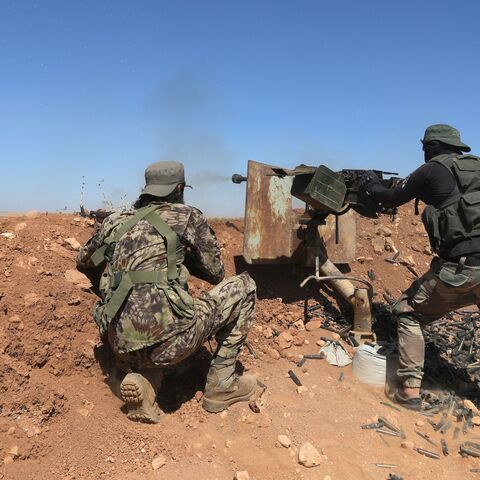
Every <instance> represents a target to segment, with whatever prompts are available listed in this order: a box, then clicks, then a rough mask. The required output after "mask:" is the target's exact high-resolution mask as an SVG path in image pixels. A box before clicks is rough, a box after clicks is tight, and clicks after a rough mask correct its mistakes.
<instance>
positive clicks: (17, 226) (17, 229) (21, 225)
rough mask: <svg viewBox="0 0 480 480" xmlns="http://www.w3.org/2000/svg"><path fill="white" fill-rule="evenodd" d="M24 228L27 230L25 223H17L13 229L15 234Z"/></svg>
mask: <svg viewBox="0 0 480 480" xmlns="http://www.w3.org/2000/svg"><path fill="white" fill-rule="evenodd" d="M25 228H27V224H26V223H25V222H20V223H17V224H16V225H15V226H14V227H13V229H14V230H15V231H16V232H21V231H22V230H24V229H25Z"/></svg>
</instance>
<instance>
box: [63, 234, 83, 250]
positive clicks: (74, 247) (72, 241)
mask: <svg viewBox="0 0 480 480" xmlns="http://www.w3.org/2000/svg"><path fill="white" fill-rule="evenodd" d="M65 243H66V244H68V245H70V247H71V248H72V250H76V251H78V250H80V248H81V247H82V246H81V245H80V242H79V241H78V240H77V239H76V238H74V237H71V238H66V239H65Z"/></svg>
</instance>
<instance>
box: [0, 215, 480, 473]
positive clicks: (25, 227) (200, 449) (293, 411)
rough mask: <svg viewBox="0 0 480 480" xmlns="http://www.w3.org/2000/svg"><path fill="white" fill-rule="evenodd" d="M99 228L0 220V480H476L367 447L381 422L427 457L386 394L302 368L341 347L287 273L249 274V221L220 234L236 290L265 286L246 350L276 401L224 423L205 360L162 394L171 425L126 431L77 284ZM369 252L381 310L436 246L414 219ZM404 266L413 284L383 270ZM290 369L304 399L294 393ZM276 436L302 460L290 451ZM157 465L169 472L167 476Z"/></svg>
mask: <svg viewBox="0 0 480 480" xmlns="http://www.w3.org/2000/svg"><path fill="white" fill-rule="evenodd" d="M92 223H93V222H91V221H90V220H88V219H84V218H80V217H75V216H72V215H61V214H35V215H31V216H28V217H19V216H15V217H1V218H0V394H1V395H0V409H1V410H0V433H1V438H2V441H1V442H0V462H1V461H2V460H3V462H4V464H3V466H0V478H8V479H22V480H23V479H28V478H32V479H33V478H35V479H37V480H38V479H47V478H48V479H50V478H59V479H72V480H73V479H87V478H91V479H98V478H107V477H108V478H118V479H122V480H123V479H127V480H128V479H134V478H161V477H160V474H161V476H162V477H164V478H181V479H203V478H211V479H231V478H233V476H234V474H235V472H236V471H239V470H248V471H249V473H250V478H252V479H273V478H275V479H285V480H286V479H292V478H299V479H300V478H304V479H314V478H315V479H316V478H324V476H325V475H330V477H331V478H332V479H333V480H343V479H347V478H372V479H373V478H375V479H377V478H378V479H383V478H386V477H387V475H388V470H382V469H379V468H378V467H375V466H374V465H373V463H375V462H388V463H395V464H398V465H399V467H398V468H397V469H395V471H396V472H397V473H401V474H402V475H404V476H405V478H415V479H424V478H425V479H426V478H430V477H431V476H432V475H436V476H437V477H438V478H468V475H469V474H468V473H467V472H468V469H469V468H471V467H473V466H475V462H476V461H474V460H464V459H461V458H459V457H458V456H454V458H452V457H450V458H449V460H448V461H442V462H438V461H437V462H436V463H435V460H431V459H427V458H423V457H419V456H418V455H417V454H416V453H415V452H413V451H408V450H405V449H400V447H399V442H397V443H398V444H397V443H395V439H394V440H390V439H389V440H387V441H385V439H384V438H380V436H379V435H376V434H372V432H365V431H362V430H361V429H360V428H359V427H360V425H361V424H362V423H365V422H366V421H368V420H370V421H372V420H373V419H374V418H375V416H376V415H382V414H383V415H388V416H389V417H390V418H392V419H393V420H394V421H395V422H396V423H397V424H399V423H402V424H403V425H404V428H405V430H406V431H408V435H410V437H411V439H412V440H413V439H415V441H416V440H417V439H416V438H415V437H416V436H415V434H414V433H413V428H414V424H415V421H419V419H421V418H422V417H419V416H414V414H410V413H408V412H397V411H395V410H392V409H389V408H388V407H385V406H382V405H380V404H379V401H380V400H384V398H383V395H382V392H381V391H378V390H375V389H373V388H370V387H366V386H364V385H362V384H360V383H358V382H357V381H356V379H355V378H354V377H353V376H352V375H351V370H350V367H347V368H346V369H344V370H342V372H345V375H344V376H342V377H341V380H339V378H340V377H339V373H340V372H339V370H338V369H337V368H335V367H332V366H330V365H328V364H327V363H325V362H322V361H314V360H312V361H310V362H307V364H306V365H305V366H304V367H301V368H299V367H296V366H295V364H294V363H292V362H294V361H296V360H298V359H299V358H300V357H301V355H302V354H304V353H317V352H318V346H317V341H319V339H320V337H321V336H325V335H331V332H328V331H325V330H320V329H319V324H318V323H315V322H313V323H311V325H310V326H308V325H307V327H305V325H304V324H303V319H304V299H305V291H303V290H302V289H300V287H299V286H298V285H299V278H296V277H293V276H292V274H291V273H290V270H289V269H287V268H284V267H280V266H263V267H254V268H253V267H248V266H247V265H245V263H244V262H243V260H242V258H241V252H242V243H243V224H242V221H241V220H222V219H220V220H213V221H212V225H213V227H214V229H215V230H216V232H217V235H218V237H219V240H220V242H221V246H222V253H223V256H224V259H225V262H226V268H227V274H228V275H232V274H234V273H235V272H237V271H241V270H243V269H248V270H249V271H250V273H251V274H252V276H253V277H254V278H255V280H256V281H257V284H258V297H259V301H258V307H257V311H256V316H255V325H254V327H253V329H252V332H251V334H250V335H249V342H250V349H249V350H248V349H245V350H244V351H243V352H242V357H241V363H242V364H243V368H244V369H245V370H251V371H255V372H257V373H259V374H260V376H261V378H262V380H263V381H264V382H265V383H266V384H267V385H268V389H267V392H266V394H265V395H264V401H265V407H264V408H263V409H262V412H261V413H260V414H257V415H254V414H253V413H252V412H251V411H250V410H249V409H248V407H247V406H246V405H236V406H234V407H233V408H231V409H230V410H229V411H228V412H226V413H224V414H220V415H208V414H207V413H206V412H204V411H203V410H202V409H201V406H200V403H199V400H200V399H201V390H202V388H203V384H204V381H205V373H206V369H207V368H208V362H209V358H210V354H209V352H208V348H207V349H205V350H203V351H202V352H200V354H199V356H198V357H197V358H196V361H195V364H194V368H191V369H190V370H189V371H187V372H185V373H182V374H180V376H179V377H176V378H172V379H169V380H166V383H165V385H164V387H163V389H162V393H161V395H160V398H159V402H160V405H161V406H162V408H163V410H164V411H165V412H167V413H168V415H166V417H165V419H164V421H163V422H162V423H161V424H160V425H155V426H146V425H138V424H135V423H132V422H129V421H128V420H127V419H126V416H125V415H124V413H123V412H122V410H121V409H122V402H121V401H120V400H119V399H118V398H116V397H115V395H114V394H113V393H112V390H113V391H115V389H116V387H118V378H117V377H116V372H115V370H114V367H113V364H112V362H111V356H110V354H109V352H108V349H107V348H106V347H104V346H102V345H101V344H100V343H99V340H98V333H97V329H96V326H95V325H94V323H93V321H92V317H91V308H92V306H93V304H94V301H95V296H94V295H93V293H92V292H91V291H90V290H89V284H88V280H87V279H85V278H84V277H77V275H76V274H75V262H74V259H75V255H76V248H78V243H77V242H79V243H83V242H85V241H86V240H87V238H88V237H89V236H90V235H91V233H92V231H93V228H94V227H93V225H92ZM357 236H358V241H359V245H358V251H357V257H358V261H357V262H354V263H353V264H352V265H351V269H352V272H353V273H354V274H355V275H358V276H361V277H363V278H370V280H371V281H373V284H374V287H375V295H376V296H375V299H376V301H378V302H382V303H384V302H385V300H384V298H387V299H388V298H391V297H396V296H398V295H399V293H400V292H401V290H402V289H404V288H406V287H407V286H408V285H409V284H410V283H411V281H412V280H413V279H414V278H415V274H414V273H413V272H414V271H418V272H423V271H425V270H426V268H427V266H428V264H429V263H430V259H431V255H430V252H429V250H428V239H427V238H426V236H425V233H424V231H423V227H422V226H421V225H420V222H419V221H418V218H417V217H414V216H413V215H412V212H411V211H410V210H409V209H403V210H402V211H401V212H400V214H399V216H398V217H397V219H396V220H395V221H393V222H392V221H391V220H390V219H389V218H387V217H383V218H382V219H380V220H373V221H372V220H368V219H359V222H358V235H357ZM397 250H398V251H400V252H401V256H402V258H404V259H406V260H407V262H408V263H409V265H410V267H411V268H410V269H408V268H407V267H406V266H405V265H398V264H391V263H388V262H386V261H385V259H387V258H389V257H391V256H392V255H393V254H394V252H395V251H397ZM412 269H413V271H412ZM372 279H374V280H372ZM191 288H192V292H193V293H194V294H195V295H196V294H199V293H200V292H201V291H202V290H206V289H208V288H210V286H209V285H207V284H206V283H204V282H202V281H200V280H197V279H192V283H191ZM311 293H312V294H313V296H314V297H315V299H316V300H318V301H321V302H323V304H324V305H325V308H322V309H320V310H319V311H318V312H317V313H318V317H319V318H320V319H321V320H324V319H325V318H330V317H331V318H332V319H333V318H335V317H338V319H341V318H340V317H342V312H341V311H340V310H339V309H338V308H337V306H336V303H335V302H334V301H333V299H332V297H331V296H330V295H329V293H328V292H323V293H320V292H315V293H313V292H311ZM329 312H330V313H329ZM283 332H285V333H283ZM282 342H284V343H283V344H282ZM287 345H288V347H287V348H282V347H286V346H287ZM207 347H208V346H207ZM290 369H293V370H294V371H295V372H296V374H297V376H298V377H299V378H300V379H301V381H302V383H303V384H304V386H305V387H306V388H305V389H297V387H296V385H295V384H294V383H293V382H292V381H291V379H290V378H289V377H288V375H287V371H288V370H290ZM423 420H424V419H423ZM278 435H287V436H288V437H289V439H290V441H291V443H292V446H291V447H288V448H285V447H282V446H281V445H280V444H279V442H278V441H277V437H278ZM410 437H409V438H410ZM420 441H421V439H420ZM305 442H310V443H311V444H312V445H313V446H314V447H315V448H317V449H318V450H319V451H320V453H321V454H322V455H323V456H322V455H321V464H320V465H319V466H318V467H315V468H312V469H307V468H304V467H302V466H300V465H299V464H298V462H297V455H298V450H299V449H300V446H301V445H302V444H303V443H305ZM416 443H417V442H416ZM419 446H422V447H425V448H426V447H428V445H423V444H422V445H419ZM160 456H162V457H164V458H165V465H164V466H161V467H160V469H159V470H156V469H155V468H156V467H158V466H159V465H162V464H163V462H162V461H155V459H157V458H158V457H160ZM152 462H153V463H152ZM392 471H393V470H392ZM459 472H461V473H459Z"/></svg>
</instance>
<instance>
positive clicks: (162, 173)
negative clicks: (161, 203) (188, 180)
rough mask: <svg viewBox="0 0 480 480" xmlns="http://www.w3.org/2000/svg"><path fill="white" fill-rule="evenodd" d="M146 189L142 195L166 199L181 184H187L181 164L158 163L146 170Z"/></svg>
mask: <svg viewBox="0 0 480 480" xmlns="http://www.w3.org/2000/svg"><path fill="white" fill-rule="evenodd" d="M145 183H146V185H145V188H144V189H143V190H142V193H141V194H140V195H154V196H155V197H166V196H167V195H170V194H171V193H172V192H173V191H174V190H175V187H176V186H177V185H178V184H179V183H185V169H184V168H183V163H180V162H156V163H152V164H151V165H149V166H148V167H147V168H146V170H145Z"/></svg>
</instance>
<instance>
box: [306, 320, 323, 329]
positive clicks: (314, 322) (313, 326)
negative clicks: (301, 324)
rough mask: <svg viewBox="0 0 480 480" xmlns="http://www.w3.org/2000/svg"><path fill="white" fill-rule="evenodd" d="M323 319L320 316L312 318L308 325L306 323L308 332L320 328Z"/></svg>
mask: <svg viewBox="0 0 480 480" xmlns="http://www.w3.org/2000/svg"><path fill="white" fill-rule="evenodd" d="M322 324H323V321H322V320H321V319H319V318H314V319H313V320H310V321H309V322H308V323H307V325H305V328H306V329H307V331H308V332H311V331H313V330H318V329H319V328H321V327H322Z"/></svg>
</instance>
